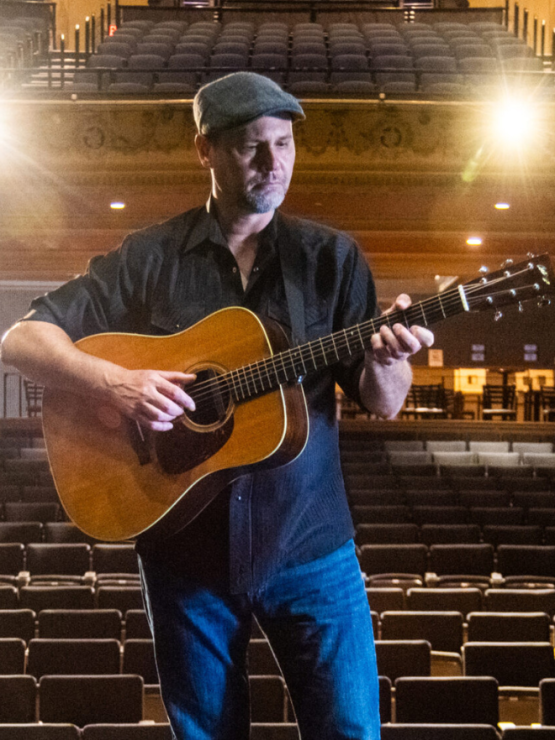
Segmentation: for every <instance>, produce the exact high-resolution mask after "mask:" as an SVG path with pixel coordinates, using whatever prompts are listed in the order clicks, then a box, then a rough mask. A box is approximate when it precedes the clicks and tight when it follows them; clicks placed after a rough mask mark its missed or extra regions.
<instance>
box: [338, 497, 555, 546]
mask: <svg viewBox="0 0 555 740" xmlns="http://www.w3.org/2000/svg"><path fill="white" fill-rule="evenodd" d="M427 495H428V496H429V495H430V494H427ZM351 513H352V516H353V520H354V522H355V524H356V525H357V526H358V525H359V524H394V523H397V524H417V525H418V526H420V527H422V526H424V525H427V524H446V525H447V524H449V525H464V524H477V525H478V526H480V527H481V528H482V529H483V528H484V527H486V526H496V525H503V526H521V525H524V526H531V527H541V528H542V530H543V534H542V537H543V538H544V539H547V540H549V541H550V540H551V537H552V532H551V529H552V528H553V527H554V526H555V509H553V508H545V507H544V508H538V507H530V508H529V509H527V510H525V509H523V508H522V507H517V506H470V507H466V506H442V505H438V504H437V502H436V503H435V504H434V505H413V506H406V505H387V504H384V505H376V506H368V505H360V504H357V505H355V506H353V507H352V508H351Z"/></svg>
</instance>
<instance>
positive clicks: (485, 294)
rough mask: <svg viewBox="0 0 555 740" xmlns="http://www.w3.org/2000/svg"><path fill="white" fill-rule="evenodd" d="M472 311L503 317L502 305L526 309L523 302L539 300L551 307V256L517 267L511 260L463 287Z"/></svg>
mask: <svg viewBox="0 0 555 740" xmlns="http://www.w3.org/2000/svg"><path fill="white" fill-rule="evenodd" d="M460 290H462V291H463V293H464V296H465V299H466V303H467V305H468V310H469V311H485V310H490V309H493V310H495V311H496V318H501V314H500V311H499V309H500V308H501V307H502V306H506V305H510V304H516V305H518V306H519V308H520V310H522V303H524V302H525V301H529V300H532V299H536V300H537V302H538V305H540V306H543V305H549V304H550V303H551V299H550V297H549V296H550V294H553V293H555V276H554V274H553V268H552V266H551V260H550V258H549V255H548V254H542V255H540V256H538V257H534V256H529V259H527V260H524V261H523V262H519V263H517V264H513V262H512V260H507V262H505V264H504V265H503V267H502V268H501V269H500V270H497V271H496V272H492V273H487V271H484V274H483V275H482V277H479V278H475V279H474V280H471V281H470V282H468V283H465V285H463V286H461V287H460Z"/></svg>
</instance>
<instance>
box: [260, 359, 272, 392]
mask: <svg viewBox="0 0 555 740" xmlns="http://www.w3.org/2000/svg"><path fill="white" fill-rule="evenodd" d="M262 364H263V366H264V369H265V370H266V377H267V378H268V388H271V387H272V379H271V378H270V373H269V372H268V366H269V364H270V362H269V360H266V361H265V362H263V363H262Z"/></svg>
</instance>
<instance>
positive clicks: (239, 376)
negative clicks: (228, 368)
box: [235, 368, 245, 401]
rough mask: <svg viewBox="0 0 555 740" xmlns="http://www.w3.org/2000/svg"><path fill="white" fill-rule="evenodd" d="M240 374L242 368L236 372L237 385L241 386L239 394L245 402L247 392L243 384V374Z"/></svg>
mask: <svg viewBox="0 0 555 740" xmlns="http://www.w3.org/2000/svg"><path fill="white" fill-rule="evenodd" d="M240 373H241V368H239V369H238V370H235V376H236V378H237V384H238V386H239V392H240V394H241V398H240V399H239V400H242V401H244V400H245V391H244V389H243V382H242V381H241V374H240ZM238 397H239V396H238Z"/></svg>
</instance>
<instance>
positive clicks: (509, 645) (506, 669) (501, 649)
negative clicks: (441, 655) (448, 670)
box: [462, 642, 555, 687]
mask: <svg viewBox="0 0 555 740" xmlns="http://www.w3.org/2000/svg"><path fill="white" fill-rule="evenodd" d="M462 652H463V666H464V673H465V675H466V676H493V677H494V678H495V679H496V680H497V681H498V682H499V685H501V686H536V687H537V686H538V685H539V683H540V681H541V680H542V679H543V678H553V677H555V658H554V656H553V647H552V645H551V644H550V643H549V642H467V643H466V644H465V645H464V646H463V651H462Z"/></svg>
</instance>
